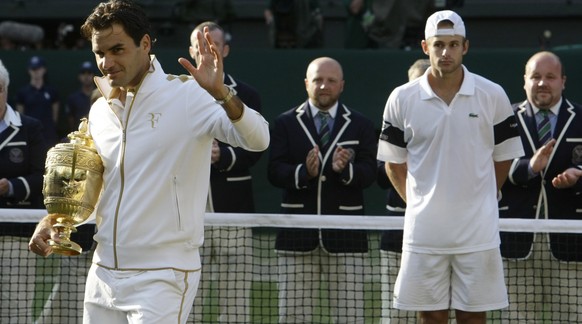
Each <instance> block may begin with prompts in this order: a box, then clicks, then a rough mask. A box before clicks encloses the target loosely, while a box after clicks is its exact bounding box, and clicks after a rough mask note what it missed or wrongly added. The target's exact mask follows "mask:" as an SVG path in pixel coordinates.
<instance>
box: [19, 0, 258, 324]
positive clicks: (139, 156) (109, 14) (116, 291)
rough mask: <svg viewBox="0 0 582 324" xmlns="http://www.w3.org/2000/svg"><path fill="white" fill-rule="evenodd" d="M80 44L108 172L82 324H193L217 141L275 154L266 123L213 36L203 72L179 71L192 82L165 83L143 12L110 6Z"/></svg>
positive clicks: (43, 236) (97, 13) (204, 50)
mask: <svg viewBox="0 0 582 324" xmlns="http://www.w3.org/2000/svg"><path fill="white" fill-rule="evenodd" d="M81 32H82V34H83V36H85V37H86V38H87V39H90V40H91V44H92V50H93V53H94V54H95V59H96V61H97V66H98V67H99V69H100V70H101V72H102V74H103V77H102V78H97V79H96V80H95V81H96V83H97V85H98V88H99V90H100V92H101V93H102V94H103V97H101V98H99V99H97V101H96V102H95V103H94V104H93V106H92V108H91V111H90V113H89V129H90V131H91V135H92V137H93V141H94V144H95V147H96V149H97V152H98V153H99V155H100V157H101V159H102V161H103V166H104V173H103V189H102V191H101V194H100V197H99V202H98V203H97V206H96V208H95V212H94V213H93V216H94V217H95V221H96V224H97V233H96V234H95V236H94V238H95V241H96V242H97V247H96V249H95V252H94V256H93V264H92V266H91V268H90V269H89V273H88V275H87V284H86V289H85V301H84V312H83V323H85V324H94V323H95V324H96V323H99V324H102V323H136V324H137V323H139V324H149V323H186V321H187V318H188V315H189V312H190V309H191V307H192V304H193V302H194V297H195V296H196V290H197V288H198V282H199V279H200V267H201V265H200V255H199V248H200V246H201V245H202V242H203V240H204V235H203V233H204V207H205V206H206V200H207V197H208V185H209V183H208V182H209V178H210V155H211V147H212V141H213V140H214V139H215V138H216V139H219V140H221V141H223V142H228V143H230V144H231V145H234V146H241V147H244V148H245V149H247V150H253V151H261V150H265V149H266V148H267V147H268V144H269V129H268V125H267V122H266V121H265V120H264V118H263V117H262V116H261V115H260V114H259V113H257V112H256V111H254V110H252V109H251V108H249V107H246V106H245V105H244V104H243V102H241V101H240V99H239V98H238V97H237V96H236V95H235V94H234V92H233V91H232V90H231V89H230V88H229V87H227V86H225V85H224V83H223V66H222V64H223V61H222V56H221V55H220V53H219V52H218V50H217V48H216V45H214V44H213V42H212V39H211V38H210V35H209V33H208V29H207V28H205V29H204V34H201V33H198V34H197V43H198V45H199V48H200V55H201V64H199V66H197V67H194V66H193V65H192V63H190V61H188V60H187V59H185V58H179V59H178V61H179V62H180V64H181V65H182V66H183V67H184V68H185V69H186V70H187V71H188V73H190V75H191V76H185V75H182V76H176V75H170V74H166V73H165V72H164V71H163V69H162V66H161V64H160V63H159V62H158V60H157V59H156V57H155V55H150V52H151V50H152V46H153V43H154V38H153V37H152V35H151V25H150V23H149V21H148V19H147V16H146V13H145V11H144V10H143V9H142V8H141V7H139V6H138V5H137V4H135V3H134V2H133V1H129V0H110V1H108V2H104V3H100V4H99V5H97V6H96V7H95V9H94V11H93V13H91V14H90V15H89V17H88V18H87V19H86V21H85V23H84V24H83V25H82V26H81ZM56 217H58V215H57V214H49V215H47V216H46V217H45V218H43V219H42V220H41V221H40V222H39V224H38V226H37V228H36V230H35V233H34V234H33V237H32V238H31V240H30V243H29V249H30V250H31V251H33V252H34V253H36V254H39V255H43V256H46V255H49V254H50V253H51V252H52V249H51V246H50V245H48V242H47V241H48V239H51V238H52V239H53V240H56V241H58V233H57V231H56V230H55V229H54V228H53V227H52V225H53V224H54V223H55V218H56ZM89 220H91V219H89Z"/></svg>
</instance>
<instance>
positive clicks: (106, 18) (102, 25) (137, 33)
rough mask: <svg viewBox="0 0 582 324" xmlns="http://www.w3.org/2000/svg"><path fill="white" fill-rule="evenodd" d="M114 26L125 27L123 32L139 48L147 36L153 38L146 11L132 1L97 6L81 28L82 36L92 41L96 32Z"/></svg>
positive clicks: (109, 2) (116, 1)
mask: <svg viewBox="0 0 582 324" xmlns="http://www.w3.org/2000/svg"><path fill="white" fill-rule="evenodd" d="M113 24H120V25H121V26H123V30H124V31H125V32H126V33H127V34H128V35H129V37H131V38H132V39H133V41H134V43H135V45H136V46H139V43H140V41H141V39H142V38H143V36H144V35H145V34H148V35H150V37H151V36H152V35H151V25H150V22H149V20H148V18H147V16H146V13H145V11H144V10H143V8H142V7H140V6H139V5H137V4H136V3H135V2H133V1H131V0H109V1H108V2H102V3H100V4H99V5H97V7H95V9H93V12H92V13H91V14H90V15H89V17H87V19H86V20H85V23H84V24H83V25H82V26H81V35H83V37H85V38H86V39H88V40H91V38H92V37H93V32H94V31H96V30H104V29H107V28H110V27H111V26H112V25H113ZM153 42H154V40H153V37H152V43H153Z"/></svg>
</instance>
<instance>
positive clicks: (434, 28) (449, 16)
mask: <svg viewBox="0 0 582 324" xmlns="http://www.w3.org/2000/svg"><path fill="white" fill-rule="evenodd" d="M445 20H448V21H450V22H452V23H453V28H440V29H439V28H438V25H439V23H440V22H441V21H445ZM443 35H451V36H452V35H459V36H463V37H465V23H464V22H463V19H461V16H459V15H458V14H457V13H456V12H454V11H451V10H442V11H437V12H435V13H433V14H432V15H430V17H428V19H427V20H426V27H425V28H424V39H429V38H431V37H433V36H443Z"/></svg>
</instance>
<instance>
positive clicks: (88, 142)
mask: <svg viewBox="0 0 582 324" xmlns="http://www.w3.org/2000/svg"><path fill="white" fill-rule="evenodd" d="M67 137H68V138H69V139H70V140H71V143H73V144H79V145H83V146H88V147H94V145H93V138H91V134H90V133H89V123H88V121H87V118H81V123H80V124H79V130H77V131H74V132H72V133H70V134H69V135H67Z"/></svg>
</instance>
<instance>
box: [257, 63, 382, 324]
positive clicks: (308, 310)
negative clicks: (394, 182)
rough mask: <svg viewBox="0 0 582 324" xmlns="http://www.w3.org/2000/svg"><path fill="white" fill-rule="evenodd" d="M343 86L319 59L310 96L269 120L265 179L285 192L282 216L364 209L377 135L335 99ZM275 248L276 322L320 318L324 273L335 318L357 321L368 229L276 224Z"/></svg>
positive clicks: (332, 66) (336, 70)
mask: <svg viewBox="0 0 582 324" xmlns="http://www.w3.org/2000/svg"><path fill="white" fill-rule="evenodd" d="M343 87H344V79H343V71H342V68H341V65H340V64H339V62H337V61H336V60H334V59H332V58H329V57H320V58H317V59H315V60H314V61H312V62H311V63H310V64H309V66H308V68H307V73H306V78H305V88H306V90H307V94H308V97H309V99H308V100H307V101H306V102H304V103H302V104H301V105H299V106H297V107H295V108H293V109H291V110H288V111H286V112H284V113H283V114H281V115H280V116H278V117H277V118H276V119H275V122H274V127H273V129H272V135H271V147H270V155H269V166H268V178H269V181H270V182H271V183H272V184H273V185H274V186H276V187H279V188H282V189H283V191H282V192H283V194H282V203H281V209H282V212H283V213H286V214H316V215H326V214H327V215H363V214H364V195H363V191H364V189H365V188H367V187H369V186H370V185H371V184H372V183H373V182H374V180H375V178H376V144H377V138H376V135H375V131H374V125H373V123H372V121H371V120H369V119H368V118H366V117H365V116H364V115H362V114H361V113H359V112H357V111H355V110H352V109H350V108H348V107H346V106H345V105H343V104H341V103H340V102H339V101H338V99H339V96H340V94H341V92H342V91H343ZM321 113H328V115H326V116H321ZM323 133H325V135H323ZM275 249H276V251H277V253H278V256H279V323H296V322H301V323H315V322H320V321H321V318H319V317H317V316H316V315H315V314H314V313H313V310H314V309H315V308H316V307H317V302H315V301H316V300H317V297H318V296H319V294H318V292H319V285H318V283H319V282H320V279H321V277H322V276H325V277H326V278H327V279H328V287H329V299H330V308H331V317H332V318H333V319H334V320H335V323H346V322H349V323H361V322H363V316H364V301H363V272H364V271H363V268H362V267H363V266H364V258H363V257H364V255H365V253H366V252H367V251H368V238H367V233H366V231H363V230H334V229H321V230H319V229H298V228H297V229H280V230H279V232H278V234H277V238H276V243H275Z"/></svg>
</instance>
